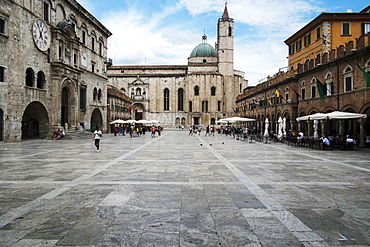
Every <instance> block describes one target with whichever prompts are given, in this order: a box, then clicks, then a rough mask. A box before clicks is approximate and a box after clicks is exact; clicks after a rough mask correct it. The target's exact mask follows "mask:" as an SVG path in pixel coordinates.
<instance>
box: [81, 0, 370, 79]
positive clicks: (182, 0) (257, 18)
mask: <svg viewBox="0 0 370 247" xmlns="http://www.w3.org/2000/svg"><path fill="white" fill-rule="evenodd" d="M78 2H79V3H80V4H81V5H82V6H84V7H85V8H86V9H87V10H88V11H89V12H90V13H92V14H93V15H94V16H95V17H96V18H97V19H98V20H99V21H100V22H101V23H102V24H103V25H105V26H106V27H107V28H108V29H109V30H110V31H111V32H112V33H113V35H112V36H111V37H110V38H109V39H108V57H109V58H112V59H113V64H114V65H131V64H139V65H142V64H150V65H154V64H166V65H185V64H187V58H188V57H189V55H190V53H191V51H192V50H193V48H195V47H196V46H197V45H198V44H200V43H201V42H202V35H203V33H204V32H205V33H206V35H207V36H208V43H209V44H211V45H212V46H214V44H215V42H216V31H217V20H218V18H220V17H221V16H222V13H223V10H224V6H225V1H224V0H109V1H101V0H78ZM369 4H370V3H369V1H368V0H352V1H349V0H228V1H227V7H228V10H229V15H230V18H233V19H234V23H235V50H234V52H235V64H234V68H235V69H237V70H241V71H244V72H245V78H246V79H247V80H248V81H249V85H256V84H258V83H259V82H260V81H261V80H264V78H266V77H267V76H268V75H273V74H275V73H276V72H278V71H279V69H280V68H284V67H286V66H287V59H286V57H287V54H288V52H287V51H288V48H287V46H286V45H285V43H284V40H286V39H287V38H289V37H290V36H291V35H293V34H294V33H295V32H296V31H298V30H299V29H300V28H302V27H303V26H304V25H305V24H307V23H308V22H310V21H311V20H312V19H314V18H315V17H316V16H318V15H319V14H320V13H321V12H347V10H348V9H351V10H352V11H353V12H359V11H361V10H363V9H364V8H365V7H366V6H368V5H369Z"/></svg>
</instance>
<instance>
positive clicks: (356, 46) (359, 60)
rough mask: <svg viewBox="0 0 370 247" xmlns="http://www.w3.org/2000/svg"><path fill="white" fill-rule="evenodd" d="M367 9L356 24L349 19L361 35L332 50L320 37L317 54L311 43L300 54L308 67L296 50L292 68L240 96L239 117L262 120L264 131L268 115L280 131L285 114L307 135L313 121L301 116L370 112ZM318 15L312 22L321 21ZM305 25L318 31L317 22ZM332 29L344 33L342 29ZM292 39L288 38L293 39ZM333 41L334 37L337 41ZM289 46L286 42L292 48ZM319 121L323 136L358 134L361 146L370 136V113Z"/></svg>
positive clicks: (259, 123)
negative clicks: (340, 112) (365, 116)
mask: <svg viewBox="0 0 370 247" xmlns="http://www.w3.org/2000/svg"><path fill="white" fill-rule="evenodd" d="M368 10H369V7H368V8H366V9H365V10H364V11H362V12H361V13H357V16H356V15H354V13H350V14H351V16H352V18H354V21H355V23H356V25H352V23H351V20H350V19H349V18H347V19H346V23H349V26H350V27H352V28H353V29H355V28H356V29H359V30H352V33H356V34H360V36H357V37H354V36H351V39H350V40H348V41H347V42H345V43H343V44H341V45H339V46H338V47H331V48H330V50H327V49H326V48H327V47H326V45H325V44H323V43H322V41H318V40H315V41H313V43H316V44H318V45H314V48H315V49H317V50H316V51H315V52H314V54H315V56H313V57H312V58H311V57H310V56H309V55H310V54H309V53H310V51H312V49H314V48H312V47H311V48H312V49H311V48H310V47H309V46H310V44H306V47H305V51H306V52H305V55H303V54H301V59H303V58H304V57H305V56H306V57H305V58H306V59H307V61H306V62H305V63H304V65H302V66H300V65H299V63H297V65H294V64H295V62H294V63H293V62H292V61H298V60H296V59H295V58H296V57H294V53H291V54H290V60H289V63H291V64H289V70H288V71H287V72H279V73H277V74H275V75H274V76H273V77H270V78H268V79H267V80H266V81H265V82H263V83H261V84H259V85H257V86H255V87H250V88H248V89H247V90H246V91H245V92H244V93H243V94H241V95H239V96H238V98H237V105H238V109H239V115H241V116H247V117H252V118H255V119H257V122H256V123H255V127H256V128H257V130H258V132H259V133H261V132H262V133H263V131H264V129H265V126H266V123H265V121H266V119H267V120H268V124H269V130H272V131H274V132H275V133H277V132H278V120H279V118H280V117H281V118H285V119H286V125H287V126H286V130H287V131H289V130H291V131H303V132H304V133H306V134H308V135H312V133H313V125H312V121H303V122H299V123H298V122H297V121H296V118H297V117H300V116H305V115H309V114H313V113H317V112H325V113H326V112H332V111H336V110H337V111H347V112H354V113H363V114H367V115H368V116H370V98H369V97H370V87H367V86H366V78H365V74H364V73H363V71H362V70H361V69H360V67H361V68H362V69H364V71H367V72H368V73H369V71H370V46H369V45H370V38H369V37H370V33H369V32H368V30H367V29H366V28H364V27H366V25H368V24H370V14H369V12H368ZM354 16H355V17H354ZM347 17H348V16H347ZM360 17H361V18H362V19H360ZM317 19H318V18H316V19H315V20H314V21H313V22H314V23H316V24H317ZM306 27H308V28H309V29H311V30H316V29H314V26H313V25H312V23H309V24H307V26H306ZM306 27H304V28H302V29H301V30H304V29H306ZM366 30H367V31H366ZM365 31H366V32H365ZM333 33H337V35H342V34H341V33H338V32H333ZM302 34H303V33H302V32H297V33H296V36H297V37H300V36H301V35H302ZM292 37H294V35H293V36H292ZM292 37H291V38H290V39H289V40H293V38H292ZM297 37H296V38H297ZM347 38H348V37H347ZM334 39H335V38H334V37H332V40H334ZM289 44H290V43H289V42H287V45H288V46H289ZM318 47H321V49H318ZM290 49H291V48H290ZM290 52H292V50H290ZM311 55H312V54H311ZM293 57H294V58H293ZM321 85H322V86H321ZM318 87H320V89H322V93H323V95H322V96H323V97H320V92H319V90H320V89H319V88H318ZM320 122H321V123H320V125H319V132H320V133H322V134H332V133H339V134H342V135H343V134H350V135H354V136H357V137H358V138H359V140H360V142H361V144H362V145H363V144H364V141H365V136H370V118H369V117H368V118H367V119H362V120H357V119H356V120H332V121H329V120H323V121H320Z"/></svg>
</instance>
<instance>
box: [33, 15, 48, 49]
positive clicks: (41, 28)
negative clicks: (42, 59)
mask: <svg viewBox="0 0 370 247" xmlns="http://www.w3.org/2000/svg"><path fill="white" fill-rule="evenodd" d="M32 36H33V40H34V41H35V45H36V46H37V48H39V49H40V50H41V51H46V50H47V49H48V48H49V45H50V35H49V29H48V27H47V25H46V24H45V22H44V21H43V20H41V19H36V20H35V21H34V22H33V25H32Z"/></svg>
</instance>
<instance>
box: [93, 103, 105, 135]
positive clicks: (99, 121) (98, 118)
mask: <svg viewBox="0 0 370 247" xmlns="http://www.w3.org/2000/svg"><path fill="white" fill-rule="evenodd" d="M96 127H99V128H100V129H103V128H104V127H103V117H102V113H101V112H100V110H99V109H98V108H95V109H94V110H93V112H92V114H91V121H90V130H91V131H94V130H95V129H96Z"/></svg>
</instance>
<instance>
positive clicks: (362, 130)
mask: <svg viewBox="0 0 370 247" xmlns="http://www.w3.org/2000/svg"><path fill="white" fill-rule="evenodd" d="M357 121H358V123H359V124H360V145H359V147H365V128H364V124H365V119H364V118H358V119H357Z"/></svg>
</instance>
